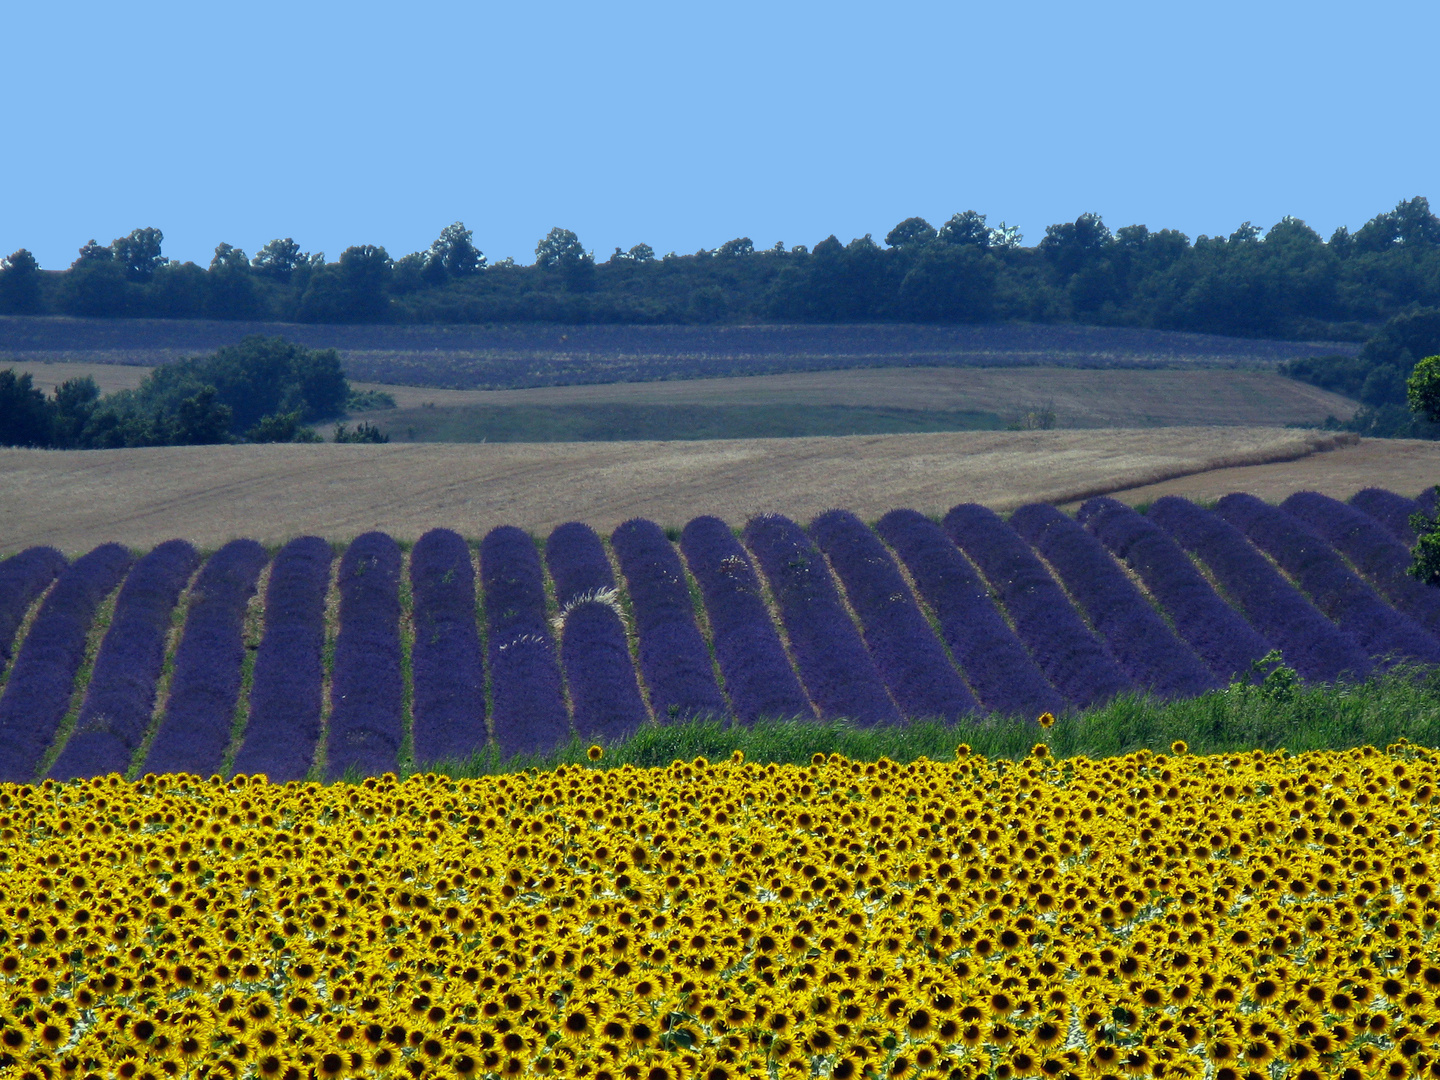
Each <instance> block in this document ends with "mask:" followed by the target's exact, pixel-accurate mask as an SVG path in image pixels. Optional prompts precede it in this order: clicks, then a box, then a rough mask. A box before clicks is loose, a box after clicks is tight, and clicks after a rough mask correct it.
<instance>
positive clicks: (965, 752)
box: [955, 742, 970, 758]
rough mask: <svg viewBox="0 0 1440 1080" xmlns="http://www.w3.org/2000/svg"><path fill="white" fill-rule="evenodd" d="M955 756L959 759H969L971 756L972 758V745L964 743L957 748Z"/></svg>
mask: <svg viewBox="0 0 1440 1080" xmlns="http://www.w3.org/2000/svg"><path fill="white" fill-rule="evenodd" d="M955 756H956V757H957V758H967V757H969V756H970V744H969V743H963V742H962V743H961V744H960V745H959V746H957V747H955Z"/></svg>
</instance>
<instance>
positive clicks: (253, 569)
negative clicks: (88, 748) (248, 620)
mask: <svg viewBox="0 0 1440 1080" xmlns="http://www.w3.org/2000/svg"><path fill="white" fill-rule="evenodd" d="M269 560H270V556H269V554H268V553H267V552H266V550H265V549H264V548H263V547H262V546H261V545H259V544H257V543H256V542H255V541H254V540H232V541H231V542H230V543H228V544H226V545H225V546H224V547H222V548H221V549H220V550H219V551H217V552H215V554H214V555H212V556H210V558H209V559H208V560H207V561H206V563H205V565H204V566H203V567H202V568H201V570H200V574H199V576H198V577H196V579H195V585H194V587H193V588H192V589H191V590H190V610H189V612H188V614H187V615H186V617H185V626H184V627H183V628H182V629H181V631H180V645H179V646H178V647H177V648H176V650H175V671H174V674H173V675H172V676H171V679H170V699H169V701H168V702H166V705H165V714H164V715H163V716H162V717H161V718H160V727H159V729H158V730H157V731H156V732H155V739H154V741H153V742H152V743H151V744H150V752H149V753H148V754H146V756H145V764H144V765H143V766H142V769H143V771H145V772H153V773H193V774H194V775H197V776H211V775H214V774H215V773H218V772H219V771H220V767H221V765H222V763H223V760H224V757H225V748H226V747H227V746H229V745H230V727H231V723H232V721H233V719H234V716H235V705H236V702H237V701H238V700H239V697H240V671H241V667H242V666H243V664H244V661H245V638H244V634H245V611H246V608H247V606H248V605H249V603H250V598H251V597H252V596H254V595H255V581H256V579H257V578H258V577H259V576H260V571H261V570H262V569H264V567H265V564H266V563H267V562H268V561H269Z"/></svg>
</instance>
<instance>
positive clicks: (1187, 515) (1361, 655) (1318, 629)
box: [1150, 495, 1371, 682]
mask: <svg viewBox="0 0 1440 1080" xmlns="http://www.w3.org/2000/svg"><path fill="white" fill-rule="evenodd" d="M1150 518H1151V519H1152V520H1153V521H1155V522H1156V523H1157V524H1158V525H1160V527H1161V528H1163V529H1165V531H1166V532H1168V533H1169V534H1170V535H1171V536H1173V537H1174V538H1175V539H1176V540H1178V541H1179V542H1180V545H1181V546H1182V547H1184V548H1185V549H1186V550H1187V551H1191V552H1194V553H1195V554H1196V555H1198V556H1199V557H1200V559H1201V560H1202V561H1203V562H1204V563H1205V565H1206V566H1207V567H1209V569H1210V572H1211V573H1212V574H1214V575H1215V578H1216V580H1217V581H1218V582H1219V583H1220V586H1221V588H1223V589H1224V590H1225V591H1226V592H1227V593H1229V594H1230V595H1231V596H1232V597H1234V598H1235V600H1236V602H1237V603H1238V604H1239V605H1240V608H1241V610H1242V611H1244V613H1245V617H1246V618H1247V619H1249V620H1250V623H1251V624H1252V625H1253V626H1254V627H1255V629H1256V630H1258V631H1259V632H1260V633H1261V634H1262V635H1264V636H1265V637H1266V638H1268V639H1269V640H1270V641H1272V642H1273V643H1274V644H1275V646H1276V648H1278V649H1279V650H1280V652H1281V655H1283V656H1284V657H1285V662H1286V663H1287V664H1289V665H1290V666H1291V667H1293V668H1294V669H1295V670H1296V671H1297V672H1299V674H1300V676H1301V677H1302V678H1304V679H1307V680H1309V681H1311V682H1333V681H1335V680H1337V679H1341V678H1345V679H1363V678H1365V677H1366V676H1367V675H1369V674H1370V670H1371V663H1370V658H1369V657H1368V656H1367V655H1366V654H1365V650H1364V649H1362V648H1360V646H1359V645H1358V644H1357V643H1356V641H1355V639H1354V638H1352V637H1350V635H1348V634H1345V633H1342V632H1341V631H1340V629H1339V628H1338V627H1336V625H1335V624H1334V623H1332V622H1331V621H1330V620H1329V619H1327V618H1325V616H1324V615H1322V614H1320V612H1318V611H1317V610H1315V607H1314V606H1313V605H1312V604H1311V603H1310V602H1309V601H1308V600H1306V599H1305V597H1304V596H1302V595H1301V594H1300V592H1299V590H1297V589H1296V588H1295V586H1293V585H1291V584H1290V583H1289V582H1288V581H1286V580H1285V579H1284V578H1282V577H1281V576H1280V575H1279V573H1277V572H1276V570H1275V568H1274V567H1272V566H1271V565H1270V564H1269V563H1268V562H1266V561H1265V557H1264V556H1263V555H1261V554H1260V553H1259V552H1258V551H1256V550H1255V549H1254V548H1253V547H1251V546H1250V544H1249V542H1248V541H1246V539H1245V537H1244V536H1242V535H1241V533H1240V531H1239V530H1238V529H1236V528H1235V527H1234V526H1233V525H1231V524H1230V523H1229V522H1228V521H1225V520H1224V519H1223V518H1221V517H1220V516H1219V515H1218V514H1212V513H1210V512H1209V511H1208V510H1202V509H1200V507H1198V506H1196V505H1195V504H1194V503H1192V502H1188V501H1187V500H1185V499H1181V498H1179V497H1177V496H1174V495H1167V496H1165V497H1164V498H1163V499H1160V500H1159V501H1157V502H1156V503H1155V505H1154V506H1152V507H1151V508H1150Z"/></svg>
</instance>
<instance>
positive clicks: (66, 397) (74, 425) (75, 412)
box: [51, 375, 100, 448]
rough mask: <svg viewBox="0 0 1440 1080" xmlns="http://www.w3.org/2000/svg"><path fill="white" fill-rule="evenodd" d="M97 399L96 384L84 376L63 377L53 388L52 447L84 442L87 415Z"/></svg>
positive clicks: (92, 410)
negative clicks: (64, 378)
mask: <svg viewBox="0 0 1440 1080" xmlns="http://www.w3.org/2000/svg"><path fill="white" fill-rule="evenodd" d="M99 401H100V387H98V386H96V385H95V380H94V379H92V378H90V376H88V375H86V376H85V377H84V378H80V379H66V380H65V381H64V382H62V383H61V384H60V385H59V386H57V387H56V388H55V395H54V397H53V399H52V412H51V441H52V443H53V444H54V445H55V446H61V447H67V448H75V447H82V446H85V445H86V440H87V432H88V430H89V427H90V421H91V418H92V417H93V416H94V415H95V409H96V407H97V405H98V403H99Z"/></svg>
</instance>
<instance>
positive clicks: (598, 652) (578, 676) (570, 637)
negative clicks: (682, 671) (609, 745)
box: [560, 600, 647, 742]
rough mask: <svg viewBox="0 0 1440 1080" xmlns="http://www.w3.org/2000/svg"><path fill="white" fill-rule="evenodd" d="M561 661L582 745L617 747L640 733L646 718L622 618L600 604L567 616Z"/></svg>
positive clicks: (585, 603) (594, 602) (578, 607)
mask: <svg viewBox="0 0 1440 1080" xmlns="http://www.w3.org/2000/svg"><path fill="white" fill-rule="evenodd" d="M560 655H561V656H562V657H563V658H564V661H565V678H566V679H567V680H568V683H569V686H570V702H571V705H572V706H573V708H574V718H575V731H576V733H577V734H578V735H579V736H580V737H581V738H582V739H600V740H602V741H604V742H618V741H619V740H621V739H626V738H629V737H630V736H631V735H634V734H635V732H636V731H638V730H639V729H640V725H641V724H642V723H644V722H645V719H646V716H647V713H646V711H645V702H644V701H643V700H642V699H641V697H640V687H639V684H637V683H636V682H635V667H634V665H633V664H632V663H631V661H630V645H629V643H628V642H627V641H626V640H625V627H624V625H623V624H622V623H621V622H620V616H619V615H618V614H617V613H616V612H615V611H614V609H613V608H611V607H610V606H609V605H608V604H605V603H603V602H601V601H599V600H582V601H581V602H580V603H578V604H576V605H575V606H573V607H571V608H570V609H569V610H568V611H567V612H566V613H565V627H564V631H563V633H562V636H561V647H560Z"/></svg>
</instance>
